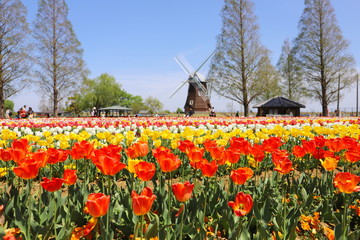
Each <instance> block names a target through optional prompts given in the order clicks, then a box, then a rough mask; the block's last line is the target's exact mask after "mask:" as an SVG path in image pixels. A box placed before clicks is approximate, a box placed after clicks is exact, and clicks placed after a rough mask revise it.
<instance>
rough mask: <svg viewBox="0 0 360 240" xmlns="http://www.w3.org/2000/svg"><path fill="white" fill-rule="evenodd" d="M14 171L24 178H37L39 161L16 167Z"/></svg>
mask: <svg viewBox="0 0 360 240" xmlns="http://www.w3.org/2000/svg"><path fill="white" fill-rule="evenodd" d="M13 171H14V173H15V175H16V176H18V177H20V178H23V179H32V178H35V177H36V176H37V175H38V173H39V166H38V163H36V162H32V163H29V164H26V165H21V166H18V167H14V168H13Z"/></svg>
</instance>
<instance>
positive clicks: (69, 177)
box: [63, 169, 77, 185]
mask: <svg viewBox="0 0 360 240" xmlns="http://www.w3.org/2000/svg"><path fill="white" fill-rule="evenodd" d="M63 179H64V183H65V184H66V185H74V184H75V183H76V180H77V176H76V170H71V169H65V170H64V175H63Z"/></svg>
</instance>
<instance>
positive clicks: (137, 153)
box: [125, 141, 149, 159]
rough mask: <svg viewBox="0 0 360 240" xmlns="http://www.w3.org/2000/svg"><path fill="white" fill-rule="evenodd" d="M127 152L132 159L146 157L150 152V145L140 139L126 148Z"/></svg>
mask: <svg viewBox="0 0 360 240" xmlns="http://www.w3.org/2000/svg"><path fill="white" fill-rule="evenodd" d="M125 152H126V154H127V155H128V156H129V158H131V159H136V158H139V157H145V156H146V155H147V154H148V153H149V146H148V144H147V142H143V141H139V142H136V143H134V144H133V145H132V146H130V147H128V149H125Z"/></svg>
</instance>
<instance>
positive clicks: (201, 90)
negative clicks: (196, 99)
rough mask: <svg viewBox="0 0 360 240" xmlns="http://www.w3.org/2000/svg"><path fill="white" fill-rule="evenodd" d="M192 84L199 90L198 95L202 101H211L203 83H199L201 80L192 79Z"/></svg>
mask: <svg viewBox="0 0 360 240" xmlns="http://www.w3.org/2000/svg"><path fill="white" fill-rule="evenodd" d="M190 84H191V85H192V86H193V87H194V88H195V89H196V90H197V93H198V94H199V96H200V97H201V98H202V100H204V101H205V102H206V101H207V100H208V99H209V96H208V91H207V89H206V88H205V87H204V85H203V84H202V83H201V81H199V79H197V78H196V77H194V78H192V79H191V81H190Z"/></svg>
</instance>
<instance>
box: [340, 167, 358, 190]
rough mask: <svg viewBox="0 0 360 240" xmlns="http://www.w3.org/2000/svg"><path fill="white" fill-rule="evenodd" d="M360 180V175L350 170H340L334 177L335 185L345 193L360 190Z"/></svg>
mask: <svg viewBox="0 0 360 240" xmlns="http://www.w3.org/2000/svg"><path fill="white" fill-rule="evenodd" d="M359 182H360V176H357V175H353V174H351V173H349V172H339V173H337V174H336V175H335V178H334V186H335V187H336V188H338V189H339V191H340V192H343V193H353V192H359V191H360V186H357V185H358V183H359Z"/></svg>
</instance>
